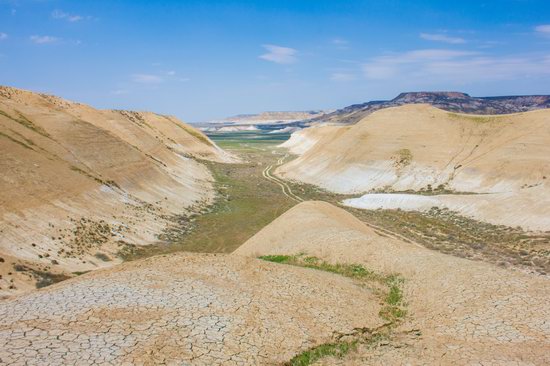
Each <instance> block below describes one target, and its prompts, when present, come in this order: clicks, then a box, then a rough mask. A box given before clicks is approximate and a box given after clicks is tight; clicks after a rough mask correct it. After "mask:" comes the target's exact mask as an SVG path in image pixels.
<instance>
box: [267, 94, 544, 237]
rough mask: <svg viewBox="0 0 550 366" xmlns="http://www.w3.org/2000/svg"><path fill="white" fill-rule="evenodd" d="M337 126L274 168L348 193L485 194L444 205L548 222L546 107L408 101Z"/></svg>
mask: <svg viewBox="0 0 550 366" xmlns="http://www.w3.org/2000/svg"><path fill="white" fill-rule="evenodd" d="M321 128H323V127H321ZM325 128H326V127H325ZM337 128H338V130H337V131H335V132H333V133H330V134H327V135H326V136H325V137H322V138H320V139H319V140H318V142H317V143H316V144H315V145H314V146H313V147H311V148H310V149H308V150H307V151H306V152H305V153H304V154H303V155H302V156H300V157H299V158H298V159H296V160H294V161H292V162H290V163H287V164H285V165H283V166H282V167H280V168H279V169H277V171H276V173H277V174H278V175H279V176H280V177H283V178H286V179H291V180H297V181H302V182H305V183H310V184H315V185H319V186H321V187H323V188H325V189H328V190H331V191H334V192H338V193H348V194H352V193H353V194H357V193H364V192H371V191H386V192H388V191H389V192H392V191H408V190H411V191H424V192H428V193H431V192H437V191H447V192H449V191H451V192H453V191H455V192H460V193H477V194H479V193H482V194H484V195H483V196H480V195H478V196H476V197H471V196H470V197H466V196H464V197H462V196H457V197H454V198H450V199H447V201H448V202H449V203H448V205H447V206H445V205H444V204H442V205H441V206H443V207H448V208H450V209H453V210H457V211H460V212H463V213H465V214H467V215H469V216H473V217H476V218H478V219H482V220H487V221H489V222H493V223H497V224H506V225H509V226H515V225H521V226H523V227H525V228H528V229H535V230H537V229H538V230H546V229H548V228H549V227H550V222H549V221H548V217H549V216H550V212H549V207H550V204H549V202H548V199H547V198H548V197H550V195H549V194H548V193H549V192H548V187H549V186H548V179H549V178H550V164H549V162H548V156H550V144H549V143H548V142H549V141H550V112H549V111H547V110H540V111H532V112H527V113H520V114H513V115H503V116H472V115H463V114H455V113H450V112H445V111H442V110H439V109H436V108H433V107H430V106H427V105H406V106H402V107H398V108H388V109H384V110H381V111H378V112H376V113H373V114H372V115H370V116H369V117H367V118H365V119H364V120H362V121H361V122H359V123H358V124H356V125H354V126H351V127H337ZM305 131H307V129H306V130H305ZM301 134H305V132H301ZM296 148H297V147H294V149H296ZM515 210H521V211H522V214H521V215H516V214H515V213H514V212H515ZM516 212H517V211H516Z"/></svg>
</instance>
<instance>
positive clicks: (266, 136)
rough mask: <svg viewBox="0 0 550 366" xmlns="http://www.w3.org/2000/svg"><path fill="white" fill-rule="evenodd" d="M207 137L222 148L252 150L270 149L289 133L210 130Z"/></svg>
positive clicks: (284, 139)
mask: <svg viewBox="0 0 550 366" xmlns="http://www.w3.org/2000/svg"><path fill="white" fill-rule="evenodd" d="M208 137H210V139H212V141H214V142H215V143H216V144H217V145H218V146H219V147H221V148H222V149H229V150H237V151H239V152H253V151H258V149H269V148H271V149H272V148H274V147H275V146H276V145H278V144H282V143H283V142H285V141H286V140H288V138H289V137H290V134H288V133H267V132H261V131H244V132H211V133H208Z"/></svg>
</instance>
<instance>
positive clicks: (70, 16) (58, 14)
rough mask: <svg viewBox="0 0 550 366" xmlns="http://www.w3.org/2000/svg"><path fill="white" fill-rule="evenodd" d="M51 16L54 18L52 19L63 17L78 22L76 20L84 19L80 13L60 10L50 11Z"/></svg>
mask: <svg viewBox="0 0 550 366" xmlns="http://www.w3.org/2000/svg"><path fill="white" fill-rule="evenodd" d="M52 18H54V19H63V20H66V21H68V22H78V21H81V20H82V19H84V17H83V16H81V15H76V14H69V13H65V12H64V11H62V10H54V11H52Z"/></svg>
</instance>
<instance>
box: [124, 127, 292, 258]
mask: <svg viewBox="0 0 550 366" xmlns="http://www.w3.org/2000/svg"><path fill="white" fill-rule="evenodd" d="M228 135H230V137H228V140H225V141H226V142H228V143H229V145H231V148H229V149H228V150H229V151H232V152H235V153H237V154H239V155H240V156H241V157H242V158H243V160H245V162H244V163H241V164H223V163H213V162H207V161H203V163H204V164H206V165H207V166H208V167H209V169H210V171H211V172H212V174H213V176H214V178H215V189H216V191H217V197H216V201H215V203H214V204H213V205H212V206H209V207H205V208H203V209H202V211H201V212H198V213H196V214H187V215H179V216H176V217H172V218H171V220H172V221H173V226H172V227H171V228H168V229H167V230H166V231H165V232H164V233H163V234H162V235H160V236H159V239H160V240H161V242H159V243H158V244H154V245H149V246H146V247H130V246H128V245H123V246H121V250H120V252H119V253H118V255H119V256H120V257H121V258H123V259H125V260H133V259H138V258H143V257H149V256H152V255H157V254H164V253H173V252H178V251H190V252H206V253H229V252H232V251H233V250H235V249H236V248H237V247H239V246H240V245H241V244H242V243H244V242H245V241H246V240H248V239H249V238H250V237H252V236H253V235H254V234H256V233H257V232H258V231H259V230H261V229H262V228H263V227H264V226H266V225H267V224H269V223H270V222H271V221H273V220H274V219H276V218H277V217H278V216H280V215H281V214H282V213H284V212H285V211H286V210H288V209H289V208H291V207H292V206H293V205H294V201H292V200H291V199H289V198H288V197H286V196H285V195H284V194H283V192H282V191H281V188H280V187H279V186H278V185H276V184H274V183H272V182H269V181H267V180H266V179H264V178H263V177H262V170H263V169H264V168H265V167H266V166H267V165H269V164H273V162H274V161H276V160H277V157H278V155H274V154H273V153H272V151H273V150H274V149H275V148H276V145H277V144H278V143H280V140H278V139H280V137H277V136H275V137H274V136H273V135H271V134H270V135H269V136H265V137H262V138H257V136H256V135H257V134H253V135H251V134H250V133H240V134H233V133H231V134H228ZM220 139H223V138H221V137H220ZM225 147H226V148H227V146H225ZM197 210H198V209H195V211H197Z"/></svg>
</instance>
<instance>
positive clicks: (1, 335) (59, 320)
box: [0, 254, 381, 365]
mask: <svg viewBox="0 0 550 366" xmlns="http://www.w3.org/2000/svg"><path fill="white" fill-rule="evenodd" d="M358 309H360V311H358ZM378 310H379V304H378V301H377V299H376V297H375V296H374V295H373V294H372V293H371V292H370V291H368V290H367V289H365V288H363V287H360V286H357V285H356V284H355V283H354V282H352V281H351V280H349V279H346V278H344V277H340V276H337V275H333V274H329V273H325V272H321V271H315V270H308V269H301V268H295V267H290V266H281V265H277V264H273V263H267V262H264V261H261V260H258V259H248V258H244V257H240V256H227V255H204V254H202V255H199V254H172V255H170V256H160V257H155V258H151V259H146V260H143V261H136V262H132V263H127V264H124V265H120V266H117V267H115V268H112V269H108V270H102V271H97V272H94V273H90V274H87V275H84V276H82V277H80V278H78V279H73V280H69V281H66V282H64V283H61V284H58V285H55V286H52V287H49V288H47V289H44V290H41V291H37V292H34V293H32V294H28V295H23V296H19V297H17V298H14V299H12V300H8V301H4V302H2V303H0V318H2V319H3V321H2V324H1V325H0V364H10V365H15V364H29V365H32V364H36V365H44V364H79V365H86V364H90V365H95V364H116V365H121V364H128V365H135V364H193V365H213V364H223V365H252V364H274V363H282V362H285V361H287V360H289V359H291V358H292V356H294V355H295V354H297V353H299V352H301V351H303V350H306V349H308V348H310V347H313V346H315V345H318V344H322V343H326V342H330V341H331V340H333V339H334V336H335V335H338V334H346V333H349V332H352V331H353V329H355V328H363V327H369V328H376V327H377V326H379V325H380V324H381V319H380V318H379V317H378Z"/></svg>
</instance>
